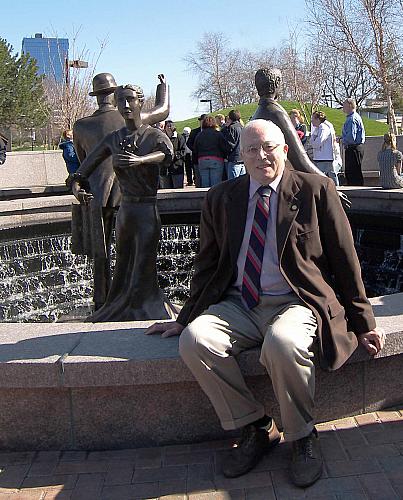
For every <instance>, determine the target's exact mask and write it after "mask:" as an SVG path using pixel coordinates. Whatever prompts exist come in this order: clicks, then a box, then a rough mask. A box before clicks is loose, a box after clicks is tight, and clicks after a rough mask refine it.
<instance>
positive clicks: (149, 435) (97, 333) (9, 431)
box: [0, 293, 403, 450]
mask: <svg viewBox="0 0 403 500" xmlns="http://www.w3.org/2000/svg"><path fill="white" fill-rule="evenodd" d="M371 302H372V304H373V306H374V311H375V315H376V317H377V322H378V325H379V326H380V327H382V328H383V329H384V331H385V332H386V334H387V342H386V346H385V348H384V350H383V351H382V352H381V353H380V354H379V355H377V356H376V357H375V358H374V359H371V358H370V357H369V356H368V355H367V354H366V353H365V352H363V350H362V349H359V350H357V352H356V353H355V354H354V355H353V357H352V358H351V359H350V360H349V362H348V363H347V364H346V365H345V366H344V367H342V368H341V369H340V370H338V371H336V372H333V373H327V372H323V371H321V370H317V390H316V403H317V418H318V420H319V421H325V420H329V419H334V418H339V417H345V416H348V415H356V414H360V413H364V412H368V411H373V410H378V409H381V408H385V407H388V406H391V405H395V404H399V403H403V307H402V305H403V294H402V293H400V294H395V295H389V296H384V297H377V298H374V299H371ZM149 324H150V322H124V323H102V324H91V323H60V324H24V323H19V324H17V323H10V324H4V323H3V324H0V339H1V342H0V449H12V450H27V449H35V450H40V449H110V448H130V447H142V446H152V445H161V444H164V443H186V442H195V441H202V440H207V439H216V438H220V437H223V436H224V433H223V431H222V430H221V428H220V426H219V423H218V420H217V417H216V416H215V413H214V411H213V409H212V407H211V405H210V404H209V402H208V400H207V398H206V396H205V395H204V394H203V392H202V391H201V390H200V388H199V386H198V384H197V383H196V382H195V381H194V379H193V377H192V375H191V373H190V372H189V371H188V369H187V367H186V366H185V365H184V364H183V362H182V360H181V359H180V357H179V355H178V338H177V337H171V338H167V339H161V338H160V337H159V336H146V335H144V333H143V332H144V328H145V327H146V326H147V325H149ZM239 362H240V365H241V369H242V371H243V373H244V374H245V376H246V377H247V382H248V384H249V386H250V387H251V389H252V390H253V391H254V392H255V393H256V395H257V397H258V398H259V399H260V400H262V401H263V402H264V404H265V406H266V408H267V411H268V412H270V413H272V414H273V415H274V416H275V417H276V418H277V419H278V421H279V413H278V406H277V403H276V401H275V399H274V395H273V391H272V388H271V383H270V380H269V378H268V376H267V375H266V374H265V372H264V369H263V367H262V366H261V365H259V362H258V351H257V350H251V351H248V352H247V353H243V354H242V355H241V356H240V357H239Z"/></svg>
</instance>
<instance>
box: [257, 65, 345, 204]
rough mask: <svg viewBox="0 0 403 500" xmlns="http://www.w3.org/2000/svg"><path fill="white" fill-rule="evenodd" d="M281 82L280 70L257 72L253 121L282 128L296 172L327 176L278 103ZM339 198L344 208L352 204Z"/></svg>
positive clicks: (343, 197)
mask: <svg viewBox="0 0 403 500" xmlns="http://www.w3.org/2000/svg"><path fill="white" fill-rule="evenodd" d="M281 81H282V76H281V71H280V70H279V69H276V68H261V69H259V70H258V71H256V74H255V85H256V89H257V91H258V94H259V96H260V100H259V103H258V107H257V109H256V111H255V114H254V115H253V116H252V118H251V119H252V120H257V119H258V118H260V119H262V120H270V121H272V122H273V123H275V124H276V125H277V126H278V127H280V129H281V130H282V132H283V134H284V137H285V142H286V144H288V160H289V161H290V163H291V165H292V166H293V168H294V169H295V170H300V171H301V172H308V173H316V174H319V175H325V174H323V173H322V172H321V171H320V170H319V169H318V168H317V167H316V165H314V164H313V163H312V161H311V160H310V159H309V157H308V155H307V153H306V151H305V149H304V147H303V145H302V142H301V140H300V139H299V137H298V135H297V132H296V130H295V127H294V125H293V124H292V122H291V119H290V117H289V116H288V113H287V112H286V111H285V109H284V108H283V107H282V106H281V104H279V102H278V97H279V92H280V89H281ZM339 196H340V199H341V201H342V203H343V205H344V207H345V208H348V207H349V206H350V205H351V204H350V201H349V199H348V198H347V196H346V195H344V194H343V193H341V192H339Z"/></svg>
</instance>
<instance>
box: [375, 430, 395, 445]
mask: <svg viewBox="0 0 403 500" xmlns="http://www.w3.org/2000/svg"><path fill="white" fill-rule="evenodd" d="M366 439H367V441H368V443H369V444H370V445H381V444H389V443H392V444H393V443H396V442H399V441H403V432H402V431H400V430H396V431H394V430H384V431H381V432H371V434H367V435H366Z"/></svg>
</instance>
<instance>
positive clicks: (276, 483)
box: [271, 470, 306, 500]
mask: <svg viewBox="0 0 403 500" xmlns="http://www.w3.org/2000/svg"><path fill="white" fill-rule="evenodd" d="M271 477H272V481H273V489H274V493H275V496H276V499H284V500H285V499H287V500H294V499H300V498H306V496H305V490H303V489H301V488H297V487H296V486H294V485H293V484H292V482H291V479H290V476H289V473H288V471H285V470H275V471H273V472H271Z"/></svg>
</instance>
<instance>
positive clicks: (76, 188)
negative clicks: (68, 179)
mask: <svg viewBox="0 0 403 500" xmlns="http://www.w3.org/2000/svg"><path fill="white" fill-rule="evenodd" d="M71 190H72V192H73V194H74V196H75V197H76V198H77V200H78V201H79V202H80V204H81V205H89V204H90V201H91V200H92V199H93V198H94V196H93V195H92V193H87V191H85V189H82V187H81V186H80V183H79V182H77V181H74V182H73V184H72V185H71Z"/></svg>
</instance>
